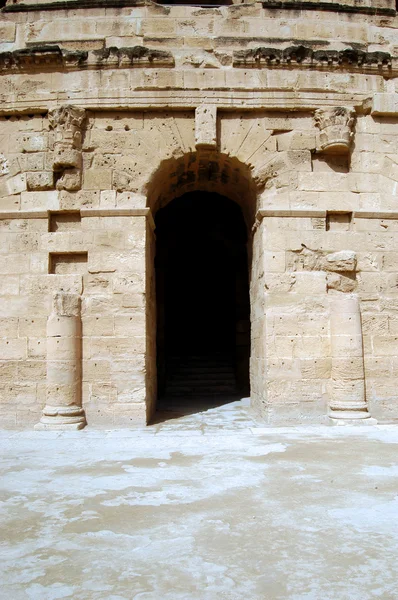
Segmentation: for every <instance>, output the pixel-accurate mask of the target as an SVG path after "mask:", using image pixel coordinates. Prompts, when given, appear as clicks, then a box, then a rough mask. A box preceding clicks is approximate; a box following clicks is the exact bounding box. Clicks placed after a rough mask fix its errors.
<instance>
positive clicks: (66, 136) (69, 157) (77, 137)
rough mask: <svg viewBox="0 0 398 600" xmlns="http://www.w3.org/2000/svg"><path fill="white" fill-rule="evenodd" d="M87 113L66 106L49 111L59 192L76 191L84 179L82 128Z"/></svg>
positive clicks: (81, 109) (53, 161)
mask: <svg viewBox="0 0 398 600" xmlns="http://www.w3.org/2000/svg"><path fill="white" fill-rule="evenodd" d="M85 118H86V111H85V110H84V109H83V108H77V107H76V106H71V105H67V104H66V105H64V106H61V107H60V108H56V109H54V110H51V111H49V113H48V119H49V122H50V128H51V129H52V130H53V131H54V151H53V160H52V168H53V171H54V172H55V173H58V174H59V177H58V179H57V184H56V187H57V189H58V190H68V191H75V190H78V189H80V188H81V179H82V137H83V132H82V126H83V123H84V120H85Z"/></svg>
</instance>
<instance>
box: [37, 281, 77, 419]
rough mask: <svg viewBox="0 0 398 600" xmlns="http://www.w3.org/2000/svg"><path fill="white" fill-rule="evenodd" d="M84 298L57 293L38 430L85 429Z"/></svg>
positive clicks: (50, 331)
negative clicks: (45, 391) (83, 371)
mask: <svg viewBox="0 0 398 600" xmlns="http://www.w3.org/2000/svg"><path fill="white" fill-rule="evenodd" d="M80 304H81V298H80V296H78V295H76V294H65V293H59V292H57V293H55V294H54V297H53V309H52V312H51V315H50V316H49V318H48V321H47V399H46V405H45V407H44V409H43V416H42V418H41V420H40V423H39V424H38V425H36V429H82V428H83V427H84V426H85V425H86V418H85V416H84V410H83V408H82V365H81V361H82V323H81V317H80V310H81V309H80Z"/></svg>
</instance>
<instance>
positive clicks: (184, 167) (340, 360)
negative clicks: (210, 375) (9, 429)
mask: <svg viewBox="0 0 398 600" xmlns="http://www.w3.org/2000/svg"><path fill="white" fill-rule="evenodd" d="M111 4H112V6H110V4H109V2H108V1H107V2H105V4H101V3H97V5H95V6H94V5H93V3H92V2H91V1H90V2H89V1H88V0H84V1H83V2H77V1H75V0H66V2H65V1H64V0H62V2H61V3H57V2H54V3H53V4H51V6H50V5H49V4H48V3H47V2H45V1H44V0H40V1H39V2H37V3H34V2H32V3H29V4H27V3H26V2H21V1H19V0H18V1H17V2H15V3H14V2H11V1H9V2H8V4H7V6H6V7H5V9H4V10H3V17H4V18H3V21H2V22H1V23H0V33H2V36H0V37H1V38H2V39H1V44H0V71H1V79H2V85H1V92H0V99H1V111H0V112H1V114H0V140H1V155H0V212H1V215H0V241H1V243H0V276H1V283H2V285H1V289H0V319H1V322H2V323H3V326H2V332H3V335H2V340H1V350H2V361H1V368H0V387H1V385H2V384H4V385H6V386H8V387H7V390H8V391H7V393H5V394H4V398H5V399H4V403H0V425H1V424H2V423H3V421H2V419H3V418H4V422H7V423H8V424H10V423H13V424H14V426H15V425H16V424H18V425H19V426H20V425H21V424H23V423H25V425H26V426H29V427H30V426H31V425H32V422H33V419H34V420H35V422H36V421H37V420H38V415H39V414H40V411H41V409H42V406H43V405H45V407H46V408H45V414H44V417H43V419H44V421H43V422H42V424H44V425H46V426H49V425H50V424H51V423H53V424H55V423H58V424H59V425H60V426H61V425H68V424H69V425H71V426H77V425H79V424H80V425H81V424H82V423H83V422H84V414H83V412H84V413H85V414H87V418H88V421H89V422H90V421H91V423H93V424H95V425H101V426H106V425H107V423H108V422H109V423H111V424H112V425H113V426H128V427H129V426H131V425H134V423H136V424H137V423H140V424H143V423H144V422H149V421H150V419H151V418H152V416H153V413H154V410H155V408H156V403H157V400H158V395H160V393H161V392H158V391H157V385H158V383H159V381H160V380H161V378H162V369H163V370H164V369H166V364H167V361H165V360H164V357H163V356H162V352H163V346H162V344H163V337H165V335H166V333H165V332H166V330H167V327H165V326H164V322H163V321H162V319H163V318H164V314H163V313H164V311H165V310H166V308H165V307H166V305H167V306H175V310H176V313H178V315H179V316H180V320H181V323H184V328H185V329H186V331H187V334H188V333H189V332H190V333H191V334H192V335H193V331H194V330H195V327H196V328H198V325H197V324H198V323H199V322H200V318H201V316H202V314H204V311H205V305H206V303H207V302H210V301H211V306H212V307H213V309H214V311H215V312H216V313H217V314H216V315H211V316H209V318H208V319H207V320H208V321H209V322H213V320H214V327H213V329H214V328H216V327H217V326H218V324H219V323H220V322H221V321H222V320H223V318H224V317H225V315H226V314H231V315H235V317H234V318H235V321H234V327H233V328H232V330H231V331H229V333H226V334H225V335H226V337H227V338H228V340H229V342H228V343H230V344H231V348H230V354H231V356H232V355H233V356H235V357H237V358H236V361H237V362H236V365H235V366H236V368H235V369H233V373H235V375H234V374H233V375H232V377H234V376H236V377H242V374H243V377H246V381H247V380H248V379H249V378H250V395H251V401H252V405H253V407H254V409H255V410H256V411H257V412H258V413H259V414H260V415H261V416H262V418H263V419H265V420H266V421H268V422H269V423H271V424H272V423H279V424H281V423H282V422H283V424H287V423H290V424H295V423H297V422H308V423H310V422H311V423H314V422H317V423H320V422H323V423H326V422H328V421H327V419H328V407H329V408H330V407H332V410H333V411H335V412H336V411H339V410H341V412H342V413H344V415H345V416H346V415H347V414H348V413H349V412H350V411H352V410H354V412H355V411H356V410H357V409H356V408H355V407H354V409H353V406H354V405H355V403H357V406H359V404H360V403H361V402H362V405H361V406H362V408H361V409H358V411H359V412H361V411H362V412H366V408H368V409H369V411H370V413H371V414H373V412H374V414H375V415H377V417H378V418H380V419H383V418H385V419H388V420H394V419H398V399H397V395H396V394H395V393H393V390H394V385H395V379H396V375H397V371H398V368H397V365H396V363H398V358H397V356H398V354H397V335H398V326H397V322H396V321H397V314H398V301H397V296H398V284H397V282H398V253H397V252H396V248H397V244H398V212H397V195H398V192H397V182H398V158H397V157H398V105H397V102H396V96H397V94H396V92H397V79H398V58H397V42H396V23H395V22H394V18H395V16H394V15H395V12H394V13H393V12H391V11H393V10H394V6H393V3H392V1H390V0H388V2H385V3H384V2H383V3H382V4H383V5H382V6H381V5H380V4H381V2H375V1H374V2H373V0H372V2H367V1H365V0H358V1H357V0H355V1H354V0H347V2H346V3H345V4H344V5H341V4H338V3H318V2H317V3H308V2H300V3H298V4H297V3H295V6H294V8H295V10H292V6H291V5H290V4H289V3H287V4H286V3H280V5H279V4H278V3H259V2H250V3H243V4H232V5H226V6H223V7H214V6H211V7H210V6H208V7H198V6H190V5H187V4H184V5H183V4H177V5H168V6H164V5H158V4H156V3H154V2H149V3H148V2H135V1H133V0H132V3H130V4H131V6H132V7H133V8H129V7H128V6H127V4H129V2H127V3H126V2H125V0H123V1H122V2H121V4H124V5H125V6H124V7H123V6H121V5H120V6H117V7H116V4H118V0H112V1H111ZM119 4H120V3H119ZM58 9H59V10H58ZM354 14H360V19H357V18H354V17H353V15H354ZM382 14H383V17H381V15H382ZM354 130H355V131H354ZM185 194H198V197H200V206H201V207H202V209H203V210H204V213H203V215H202V217H200V218H199V217H198V216H197V215H192V214H191V215H189V216H188V217H187V218H185V219H182V217H181V222H179V226H178V227H177V228H176V231H173V232H172V233H171V232H170V237H171V238H172V241H170V246H168V249H167V251H164V252H163V250H162V248H160V247H159V239H160V238H161V236H162V230H161V226H160V225H159V223H160V221H161V219H162V217H161V215H162V214H164V212H162V211H163V209H165V208H166V206H167V205H169V203H173V202H174V200H176V202H175V203H173V204H170V206H177V205H178V204H179V203H181V205H184V206H186V204H184V201H183V199H182V198H183V196H184V195H185ZM190 198H191V200H192V198H193V196H190ZM225 198H228V199H229V200H231V201H232V204H231V206H232V207H233V208H231V210H232V211H233V210H235V211H237V213H239V215H240V217H239V218H241V225H240V226H239V227H240V229H239V227H238V226H236V227H235V226H234V225H233V224H232V221H233V217H232V216H231V214H232V213H231V214H230V209H229V208H227V204H228V203H227V204H226V205H225V210H224V208H223V210H222V211H221V209H220V207H221V206H222V204H220V203H222V202H224V200H225ZM178 199H180V200H178ZM188 200H189V199H188ZM210 200H211V201H210ZM225 202H227V201H226V200H225ZM176 210H177V209H176ZM220 211H221V213H222V219H221V220H220V224H219V226H217V228H215V230H214V231H213V230H212V227H213V225H214V227H215V222H216V215H218V214H219V212H220ZM177 212H178V211H177ZM176 219H177V221H176V222H178V219H179V217H178V216H177V217H176ZM209 228H210V229H209ZM194 230H200V235H199V234H198V239H197V240H196V238H195V237H194V236H193V233H192V232H193V231H194ZM238 230H239V231H240V233H239V232H238ZM227 231H228V233H227ZM180 234H181V235H182V236H185V238H184V239H185V244H186V246H183V247H179V248H178V250H177V249H176V247H174V246H173V244H174V243H177V238H178V236H179V235H180ZM239 235H240V236H241V238H239ZM238 238H239V240H240V241H239V243H238V242H237V239H238ZM194 240H196V241H195V244H196V245H195V248H196V249H197V252H198V256H199V257H200V260H199V258H198V260H197V261H196V262H195V261H194V260H193V261H191V263H192V264H191V263H189V264H186V263H185V264H184V261H187V260H188V258H187V256H188V251H187V250H186V248H188V246H189V244H194ZM211 248H212V250H211V251H210V249H211ZM215 248H217V249H215ZM209 252H211V260H210V262H208V263H206V260H207V259H208V256H207V253H209ZM218 252H220V256H217V253H218ZM244 252H246V254H245V255H244ZM223 253H224V254H225V255H226V256H229V257H231V256H233V257H234V259H233V261H232V262H233V264H234V265H235V264H239V265H240V268H241V269H242V270H241V271H240V272H239V276H237V277H236V279H235V280H234V282H233V284H231V285H229V284H226V285H225V286H224V288H223V289H221V287H220V289H219V291H217V289H218V288H217V286H218V285H220V286H221V283H222V281H223V280H222V278H223V277H224V276H226V273H228V272H229V269H230V267H231V265H230V266H229V267H228V266H226V264H225V263H223V262H222V261H221V263H220V264H219V265H218V262H217V261H219V260H221V259H220V257H221V256H222V255H224V254H223ZM174 254H175V255H178V257H179V260H181V261H182V262H181V264H180V269H181V270H180V272H179V271H178V269H177V266H176V265H175V269H176V273H175V280H174V287H173V290H174V294H175V296H174V297H172V298H169V299H168V301H167V302H166V301H165V300H164V299H163V300H162V297H161V293H162V292H161V291H160V292H159V290H162V285H163V283H164V282H163V280H162V276H163V275H164V273H163V275H162V273H161V272H159V265H161V264H162V261H166V260H169V258H170V256H174ZM234 261H235V262H234ZM205 264H207V267H205ZM155 265H156V268H155ZM217 265H218V266H219V268H218V271H217V276H216V275H214V276H213V277H210V275H209V273H210V270H211V268H213V267H216V266H217ZM242 265H243V266H242ZM248 265H250V266H248ZM234 268H235V267H234ZM166 272H168V271H167V269H166ZM177 273H179V275H178V276H177ZM193 274H196V284H197V285H198V289H197V292H196V294H194V295H193V297H192V298H191V301H188V300H186V301H185V304H184V303H183V302H182V298H183V297H184V294H185V293H187V290H188V289H190V284H189V281H190V280H191V279H192V277H193ZM248 282H250V286H249V283H248ZM248 287H250V289H249V290H248ZM156 290H158V292H156ZM226 290H229V292H228V294H229V295H228V298H230V297H231V296H233V298H234V301H235V300H236V302H237V304H236V306H235V307H234V308H233V309H232V308H231V307H229V308H228V307H227V306H226V304H227V300H226V298H227V296H225V297H224V296H223V294H224V293H225V294H226V293H227V292H226ZM54 292H57V293H59V294H60V296H59V298H57V299H56V311H55V312H54V311H53V312H52V309H51V303H52V297H53V294H54ZM157 293H158V296H156V294H157ZM159 293H160V296H159ZM354 293H355V294H357V295H358V297H357V299H356V300H355V302H356V304H355V310H354V309H353V310H351V312H350V311H348V312H347V311H346V312H347V314H345V313H344V314H343V312H344V311H343V312H342V311H341V310H338V309H336V306H337V305H338V304H339V302H340V303H343V304H344V302H348V300H347V298H346V297H351V295H353V294H354ZM245 294H246V296H245ZM77 296H79V297H80V296H81V308H80V307H79V301H78V300H76V297H77ZM202 296H203V298H202ZM243 297H245V298H246V299H245V300H243V299H242V298H243ZM221 298H224V300H223V301H221ZM344 298H345V300H344ZM200 299H202V304H201V305H200V306H199V303H200ZM180 300H181V302H182V304H181V306H179V304H178V302H179V301H180ZM76 302H77V304H76ZM249 305H250V306H249ZM195 306H196V308H195ZM189 307H190V308H191V309H190V308H189ZM249 309H250V310H249ZM217 311H218V312H217ZM249 313H250V314H249ZM206 314H207V313H206ZM209 314H210V313H209ZM50 315H51V316H50ZM54 315H55V316H54ZM361 315H362V323H363V328H362V327H360V324H361ZM231 319H232V317H231ZM47 320H48V324H47V326H46V322H47ZM46 327H47V328H46ZM199 329H200V327H199ZM79 332H80V333H79ZM213 333H214V332H213ZM213 333H211V334H209V336H208V337H209V339H208V340H207V348H213V346H216V344H215V340H214V339H213V337H212V335H213ZM81 335H82V336H83V337H81ZM168 335H169V336H170V332H168ZM191 337H192V336H191ZM80 338H81V341H79V342H77V341H76V340H80ZM249 344H250V347H251V350H250V357H249V351H248V348H249ZM181 353H182V354H185V353H184V352H183V351H181ZM242 357H243V358H242ZM361 361H362V363H361ZM363 363H365V365H366V369H363V366H361V364H362V365H363ZM44 367H46V374H47V375H46V376H47V382H45V381H44V380H43V372H44ZM158 374H159V378H158ZM222 378H224V379H223V385H224V384H225V382H226V380H227V376H225V373H224V375H222ZM11 379H13V380H14V385H15V390H16V391H11V390H10V389H9V388H10V380H11ZM199 379H203V378H199ZM247 387H248V386H247ZM159 389H160V388H159ZM365 389H366V395H365V394H364V391H363V390H365ZM18 390H19V391H18ZM0 391H1V390H0ZM245 393H246V392H245ZM247 393H248V390H247ZM333 403H334V404H333ZM25 404H26V406H27V407H28V408H29V410H27V409H25V408H24V406H25ZM24 419H25V421H24Z"/></svg>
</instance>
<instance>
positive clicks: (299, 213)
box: [0, 208, 398, 224]
mask: <svg viewBox="0 0 398 600" xmlns="http://www.w3.org/2000/svg"><path fill="white" fill-rule="evenodd" d="M52 212H53V211H48V210H29V211H26V210H13V211H9V210H7V211H6V210H2V211H0V221H1V220H4V219H47V218H48V217H49V215H50V214H51V213H52ZM57 212H58V213H59V212H61V213H62V212H65V213H68V212H69V211H68V210H65V211H62V210H57ZM328 212H329V211H327V210H317V209H303V210H300V209H292V210H290V209H285V208H283V209H277V208H275V209H272V208H260V209H259V210H258V211H257V213H256V219H257V220H259V221H261V220H262V219H264V218H266V217H297V218H302V217H304V218H305V217H311V218H326V215H327V213H328ZM80 214H81V216H82V217H146V218H147V219H148V221H149V222H150V223H151V224H154V220H153V216H152V211H151V209H150V208H109V209H107V208H82V209H81V210H80ZM352 216H353V218H354V219H392V220H398V211H387V212H377V211H373V212H369V211H360V210H357V211H355V210H354V211H352Z"/></svg>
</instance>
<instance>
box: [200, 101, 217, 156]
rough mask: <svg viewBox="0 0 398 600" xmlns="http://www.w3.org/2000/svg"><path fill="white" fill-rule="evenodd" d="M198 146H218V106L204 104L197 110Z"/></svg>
mask: <svg viewBox="0 0 398 600" xmlns="http://www.w3.org/2000/svg"><path fill="white" fill-rule="evenodd" d="M195 145H196V148H203V147H206V148H216V146H217V107H216V106H215V105H214V104H203V105H202V106H198V107H197V108H196V110H195Z"/></svg>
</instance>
